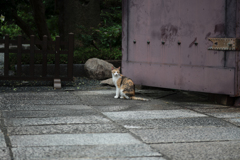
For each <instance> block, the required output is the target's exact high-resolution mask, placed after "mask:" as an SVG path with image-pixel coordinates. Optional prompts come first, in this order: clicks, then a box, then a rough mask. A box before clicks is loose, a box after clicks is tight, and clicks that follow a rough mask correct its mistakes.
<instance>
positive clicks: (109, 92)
mask: <svg viewBox="0 0 240 160" xmlns="http://www.w3.org/2000/svg"><path fill="white" fill-rule="evenodd" d="M115 93H116V91H115V90H101V91H85V92H81V91H76V92H74V94H75V95H77V96H90V95H100V94H101V95H112V94H115Z"/></svg>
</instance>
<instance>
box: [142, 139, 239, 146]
mask: <svg viewBox="0 0 240 160" xmlns="http://www.w3.org/2000/svg"><path fill="white" fill-rule="evenodd" d="M235 141H239V142H240V139H238V140H213V141H187V142H159V143H146V144H149V145H155V144H184V143H206V142H207V143H209V142H212V143H215V142H235Z"/></svg>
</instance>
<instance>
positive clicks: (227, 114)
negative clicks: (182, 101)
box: [194, 107, 240, 118]
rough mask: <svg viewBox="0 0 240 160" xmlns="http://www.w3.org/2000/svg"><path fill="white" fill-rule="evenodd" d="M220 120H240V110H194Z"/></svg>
mask: <svg viewBox="0 0 240 160" xmlns="http://www.w3.org/2000/svg"><path fill="white" fill-rule="evenodd" d="M194 110H196V111H198V112H202V113H207V114H208V115H211V116H214V117H218V118H240V108H226V107H225V108H218V109H202V108H197V109H194Z"/></svg>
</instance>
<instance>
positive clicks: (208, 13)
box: [122, 0, 240, 96]
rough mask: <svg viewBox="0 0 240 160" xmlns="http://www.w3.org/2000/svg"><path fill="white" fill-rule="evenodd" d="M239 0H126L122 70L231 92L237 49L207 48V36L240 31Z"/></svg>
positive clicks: (150, 81)
mask: <svg viewBox="0 0 240 160" xmlns="http://www.w3.org/2000/svg"><path fill="white" fill-rule="evenodd" d="M239 15H240V2H239V1H238V0H123V23H122V25H123V33H122V54H123V58H122V66H123V67H122V71H123V74H124V75H125V76H128V77H130V78H131V79H133V81H134V82H135V83H136V84H141V85H147V86H155V87H163V88H174V89H181V90H190V91H200V92H209V93H218V94H227V95H231V96H240V93H239V87H238V85H239V79H240V78H239V69H238V68H239V67H238V66H239V60H240V58H239V57H240V56H239V55H240V54H239V52H237V51H215V50H208V48H209V47H210V46H211V45H212V42H210V41H209V40H208V38H214V37H218V38H220V37H223V38H225V37H227V38H232V37H235V38H236V37H239V35H240V28H239V27H240V25H239V22H240V16H239Z"/></svg>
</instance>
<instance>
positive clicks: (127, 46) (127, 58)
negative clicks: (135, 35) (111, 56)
mask: <svg viewBox="0 0 240 160" xmlns="http://www.w3.org/2000/svg"><path fill="white" fill-rule="evenodd" d="M128 1H129V0H127V62H128V54H129V44H128V43H129V2H128Z"/></svg>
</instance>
